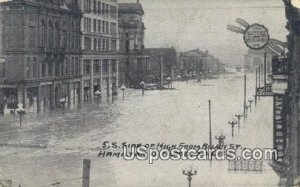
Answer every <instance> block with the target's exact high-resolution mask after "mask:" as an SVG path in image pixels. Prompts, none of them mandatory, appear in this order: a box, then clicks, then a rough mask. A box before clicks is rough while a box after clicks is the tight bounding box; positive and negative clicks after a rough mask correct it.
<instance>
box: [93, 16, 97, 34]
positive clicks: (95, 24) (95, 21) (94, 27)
mask: <svg viewBox="0 0 300 187" xmlns="http://www.w3.org/2000/svg"><path fill="white" fill-rule="evenodd" d="M93 29H94V30H93V31H94V32H97V20H96V19H94V20H93Z"/></svg>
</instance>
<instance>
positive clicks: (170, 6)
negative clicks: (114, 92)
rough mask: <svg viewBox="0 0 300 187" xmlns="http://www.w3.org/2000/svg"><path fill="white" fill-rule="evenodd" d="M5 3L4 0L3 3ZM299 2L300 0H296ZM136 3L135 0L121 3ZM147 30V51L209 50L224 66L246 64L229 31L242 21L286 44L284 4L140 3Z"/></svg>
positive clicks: (261, 0)
mask: <svg viewBox="0 0 300 187" xmlns="http://www.w3.org/2000/svg"><path fill="white" fill-rule="evenodd" d="M0 1H3V0H0ZM295 1H299V0H295ZM119 2H120V3H122V2H136V0H119ZM140 2H141V4H142V6H143V8H144V11H145V16H144V22H145V26H146V33H145V47H146V48H149V47H168V46H169V47H170V46H174V47H176V48H177V49H178V50H180V51H184V50H190V49H196V48H199V49H201V50H203V51H205V50H208V51H209V52H210V53H211V54H213V55H215V56H216V57H218V58H220V59H221V60H222V61H223V62H225V63H234V64H237V63H243V60H244V59H243V58H244V57H243V55H244V54H245V53H246V52H247V47H246V46H245V44H244V43H243V39H242V35H241V34H236V33H232V32H230V31H227V30H226V25H227V24H228V23H231V24H234V25H238V24H236V23H235V19H236V18H243V19H245V20H246V21H248V22H249V23H250V24H251V23H255V22H257V23H260V24H263V25H265V26H266V27H267V28H268V29H269V33H270V37H271V38H276V39H279V40H283V41H286V34H287V30H286V29H285V25H286V18H285V10H284V5H283V1H282V0H140Z"/></svg>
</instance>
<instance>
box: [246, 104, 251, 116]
mask: <svg viewBox="0 0 300 187" xmlns="http://www.w3.org/2000/svg"><path fill="white" fill-rule="evenodd" d="M249 108H250V106H249V105H246V106H245V118H247V117H248V109H249Z"/></svg>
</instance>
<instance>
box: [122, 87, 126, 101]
mask: <svg viewBox="0 0 300 187" xmlns="http://www.w3.org/2000/svg"><path fill="white" fill-rule="evenodd" d="M121 90H122V93H123V100H124V96H125V95H124V92H125V90H126V86H125V85H124V84H123V85H122V86H121Z"/></svg>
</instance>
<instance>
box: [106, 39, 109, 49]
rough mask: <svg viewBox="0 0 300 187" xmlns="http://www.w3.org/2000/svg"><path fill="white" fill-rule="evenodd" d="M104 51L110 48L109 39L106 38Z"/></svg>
mask: <svg viewBox="0 0 300 187" xmlns="http://www.w3.org/2000/svg"><path fill="white" fill-rule="evenodd" d="M105 51H110V49H109V39H106V50H105Z"/></svg>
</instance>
